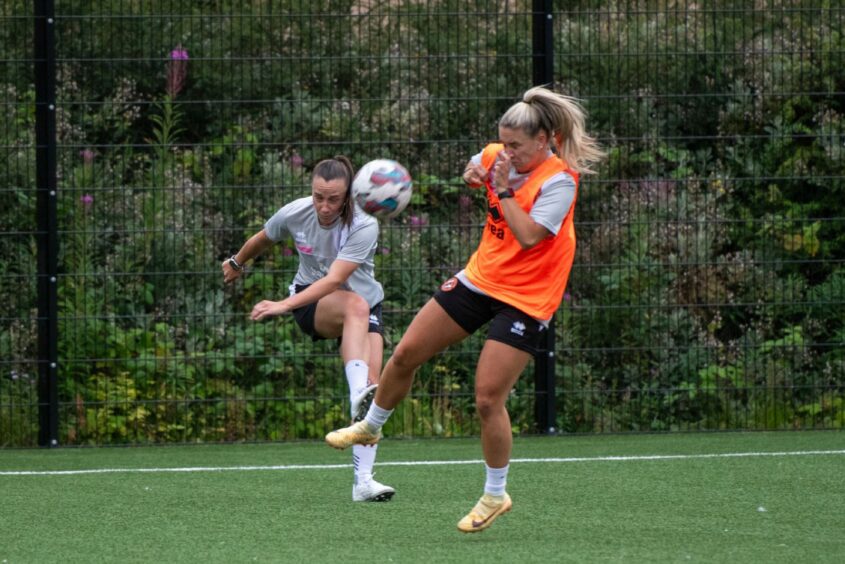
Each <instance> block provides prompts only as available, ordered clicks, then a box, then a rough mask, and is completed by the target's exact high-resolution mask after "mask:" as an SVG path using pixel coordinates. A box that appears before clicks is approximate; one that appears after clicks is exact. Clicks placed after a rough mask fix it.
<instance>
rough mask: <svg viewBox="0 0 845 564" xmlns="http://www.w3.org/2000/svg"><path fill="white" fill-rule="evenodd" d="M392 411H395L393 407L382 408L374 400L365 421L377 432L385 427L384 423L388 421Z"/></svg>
mask: <svg viewBox="0 0 845 564" xmlns="http://www.w3.org/2000/svg"><path fill="white" fill-rule="evenodd" d="M391 413H393V410H392V409H382V408H380V407H379V406H377V405H376V402H375V401H374V402H373V403H371V404H370V410H369V411H367V416H366V417H364V421H366V422H367V425H368V426H369V427H370V430H372V432H374V433H375V432H376V431H378V430H379V429H381V428H382V427H384V424H385V423H387V419H388V417H390V414H391Z"/></svg>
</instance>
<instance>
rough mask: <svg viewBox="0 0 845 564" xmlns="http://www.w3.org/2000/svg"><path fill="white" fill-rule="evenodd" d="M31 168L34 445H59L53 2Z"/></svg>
mask: <svg viewBox="0 0 845 564" xmlns="http://www.w3.org/2000/svg"><path fill="white" fill-rule="evenodd" d="M34 20H35V33H34V40H35V45H34V58H35V65H34V71H35V145H36V148H35V166H36V176H35V178H36V198H37V200H36V216H37V219H36V221H37V225H38V237H37V245H38V424H39V431H38V444H39V445H41V446H57V445H58V444H59V397H58V396H59V394H58V370H59V358H58V343H57V341H58V254H59V238H58V219H57V206H56V200H57V194H56V187H57V181H56V41H55V6H54V2H53V0H37V1H36V2H35V18H34Z"/></svg>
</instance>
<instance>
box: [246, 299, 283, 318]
mask: <svg viewBox="0 0 845 564" xmlns="http://www.w3.org/2000/svg"><path fill="white" fill-rule="evenodd" d="M289 312H290V307H288V305H287V302H286V301H281V302H273V301H270V300H262V301H260V302H258V303H257V304H255V307H253V308H252V313H251V314H250V317H251V318H252V320H253V321H261V320H262V319H264V318H266V317H274V316H276V315H283V314H285V313H289Z"/></svg>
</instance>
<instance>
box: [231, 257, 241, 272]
mask: <svg viewBox="0 0 845 564" xmlns="http://www.w3.org/2000/svg"><path fill="white" fill-rule="evenodd" d="M229 266H231V267H232V268H233V269H235V270H237V271H238V272H240V271H242V270H243V269H244V265H242V264H240V263H239V262H238V259H236V258H235V255H232V256H231V257H229Z"/></svg>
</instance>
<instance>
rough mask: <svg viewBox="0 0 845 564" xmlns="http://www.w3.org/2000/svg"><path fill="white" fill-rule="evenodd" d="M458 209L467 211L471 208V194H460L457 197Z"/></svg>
mask: <svg viewBox="0 0 845 564" xmlns="http://www.w3.org/2000/svg"><path fill="white" fill-rule="evenodd" d="M458 209H460V210H461V211H462V212H467V211H469V210H470V209H472V196H468V195H466V194H461V195H460V196H459V197H458Z"/></svg>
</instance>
